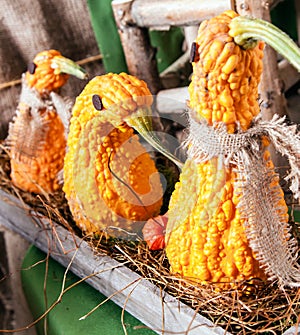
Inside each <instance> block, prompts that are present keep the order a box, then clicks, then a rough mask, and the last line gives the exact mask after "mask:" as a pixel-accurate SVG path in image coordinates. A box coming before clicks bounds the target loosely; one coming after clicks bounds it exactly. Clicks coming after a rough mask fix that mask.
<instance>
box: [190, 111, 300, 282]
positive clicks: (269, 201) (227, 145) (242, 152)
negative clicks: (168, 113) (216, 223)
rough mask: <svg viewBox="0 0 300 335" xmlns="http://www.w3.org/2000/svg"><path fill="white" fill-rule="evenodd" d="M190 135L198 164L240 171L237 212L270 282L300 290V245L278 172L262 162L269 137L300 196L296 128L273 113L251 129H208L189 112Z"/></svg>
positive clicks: (299, 137) (299, 143) (192, 156)
mask: <svg viewBox="0 0 300 335" xmlns="http://www.w3.org/2000/svg"><path fill="white" fill-rule="evenodd" d="M189 115H190V120H189V135H188V137H187V139H186V141H185V143H184V144H185V146H186V147H187V148H188V157H189V159H191V160H193V161H194V162H196V163H202V162H205V161H207V160H209V159H211V158H213V157H218V158H219V162H221V164H220V165H221V166H219V168H224V169H225V168H228V167H229V165H230V166H231V167H232V168H233V169H234V171H235V172H236V173H237V178H236V180H235V185H234V186H235V190H236V191H237V192H238V193H239V196H240V202H239V205H238V210H239V212H240V215H241V218H243V219H244V225H245V231H246V235H247V238H248V240H249V243H250V246H251V248H252V249H253V251H254V252H255V254H256V256H257V259H258V260H259V261H260V263H261V264H262V266H264V267H265V271H266V273H268V275H269V276H270V280H275V279H277V280H278V283H279V285H280V286H282V287H283V286H285V285H288V286H300V265H299V264H298V263H297V258H298V250H297V249H298V245H297V241H296V239H295V238H293V237H292V236H291V234H290V233H289V230H290V228H289V226H288V223H287V220H286V215H287V213H286V207H285V206H282V208H280V207H281V206H280V205H278V201H279V199H280V198H281V197H282V190H281V187H280V186H279V183H278V182H273V183H272V181H274V179H277V180H278V178H279V177H278V174H277V173H275V171H274V168H273V167H270V165H268V164H266V161H265V160H264V159H263V151H264V150H263V144H262V138H263V137H266V138H267V139H268V140H269V141H270V142H271V143H272V144H273V146H274V148H275V149H276V151H278V152H279V153H280V154H282V155H284V156H286V158H287V159H288V161H289V164H290V172H289V174H288V175H287V176H286V177H285V179H286V180H287V181H289V182H290V190H291V191H292V193H293V195H294V197H295V198H296V199H297V198H299V196H300V190H299V180H300V164H299V163H300V135H299V133H297V127H296V126H295V125H287V124H286V123H285V117H279V116H278V115H274V116H273V118H272V119H271V120H270V121H264V120H262V119H261V118H257V119H255V121H254V122H253V125H252V127H250V128H249V129H248V130H247V131H244V132H242V131H238V132H237V133H235V134H228V133H227V128H226V125H225V124H223V123H218V124H214V125H213V126H209V125H208V124H207V123H206V121H205V120H204V121H202V120H201V121H199V120H195V119H194V118H193V113H189Z"/></svg>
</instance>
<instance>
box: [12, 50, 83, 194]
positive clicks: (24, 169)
mask: <svg viewBox="0 0 300 335" xmlns="http://www.w3.org/2000/svg"><path fill="white" fill-rule="evenodd" d="M59 61H64V62H67V63H68V66H69V68H72V67H75V66H76V64H75V63H73V62H72V61H71V60H69V59H67V58H65V57H63V56H62V55H61V53H60V52H59V51H57V50H46V51H42V52H40V53H38V54H37V55H36V56H35V58H34V59H33V62H32V63H31V64H30V65H29V67H31V70H27V71H26V73H25V74H24V77H25V78H23V79H24V80H25V82H24V83H23V85H27V86H28V87H29V88H31V89H32V93H31V94H32V96H33V98H32V99H33V100H34V101H33V102H32V101H30V99H31V98H28V97H27V98H26V101H22V97H24V96H23V95H22V94H21V100H20V102H19V104H18V107H17V112H16V116H15V117H14V120H13V122H12V123H11V125H10V129H9V134H8V143H9V146H10V156H11V180H12V182H13V184H14V185H16V186H17V187H19V188H20V189H22V190H24V191H27V192H33V193H38V194H43V193H53V192H55V191H57V190H59V189H60V188H61V184H62V178H61V174H62V169H63V164H64V155H65V149H66V143H67V142H66V129H65V125H64V124H63V122H62V120H61V118H60V116H59V115H58V113H57V111H56V109H55V107H54V105H53V102H52V100H51V98H50V93H51V92H55V91H57V90H58V89H59V88H60V87H61V86H63V85H64V84H65V83H66V81H67V80H68V78H69V74H66V73H64V72H62V68H61V67H60V65H58V64H57V63H56V62H59ZM77 70H78V72H77V74H79V73H80V74H82V76H83V75H84V71H83V69H80V68H79V67H78V69H77ZM22 89H24V87H23V88H22ZM26 90H28V88H26ZM35 96H36V97H37V98H35ZM35 99H39V100H40V102H39V103H37V101H35ZM37 104H40V106H37ZM33 109H34V111H33ZM69 112H70V111H68V110H66V114H67V113H69Z"/></svg>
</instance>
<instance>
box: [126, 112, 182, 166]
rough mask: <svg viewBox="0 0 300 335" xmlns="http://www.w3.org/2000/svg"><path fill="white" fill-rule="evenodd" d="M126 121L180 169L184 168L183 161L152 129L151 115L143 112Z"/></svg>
mask: <svg viewBox="0 0 300 335" xmlns="http://www.w3.org/2000/svg"><path fill="white" fill-rule="evenodd" d="M126 123H127V124H128V125H129V126H130V127H132V128H134V129H135V130H136V131H137V132H138V133H139V134H140V135H141V136H142V137H143V138H144V139H145V140H146V141H147V142H148V143H149V144H150V145H152V147H153V148H155V149H156V150H157V151H159V152H160V153H161V154H163V155H164V156H165V157H167V158H168V159H169V160H170V161H172V162H173V163H174V164H176V165H177V167H178V168H179V169H180V170H181V169H182V167H183V162H181V161H180V160H179V159H178V158H177V157H176V156H174V155H173V154H172V153H171V152H170V151H168V150H167V149H166V148H165V147H164V145H163V144H162V142H161V141H160V139H159V138H158V136H157V135H156V134H155V131H153V129H152V125H151V122H150V120H149V117H146V116H143V115H141V114H140V115H138V116H137V115H135V116H133V117H132V116H131V117H129V118H127V119H126Z"/></svg>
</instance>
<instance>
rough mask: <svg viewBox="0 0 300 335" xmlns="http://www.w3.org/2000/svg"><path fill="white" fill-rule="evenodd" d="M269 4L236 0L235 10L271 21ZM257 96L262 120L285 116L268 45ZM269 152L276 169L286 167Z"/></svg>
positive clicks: (281, 89) (280, 86) (279, 82)
mask: <svg viewBox="0 0 300 335" xmlns="http://www.w3.org/2000/svg"><path fill="white" fill-rule="evenodd" d="M271 2H272V1H271ZM269 3H270V1H265V2H262V1H261V0H236V8H237V11H238V13H239V14H241V15H251V16H254V17H257V18H260V19H263V20H266V21H271V17H270V5H269ZM259 94H260V101H261V104H260V109H261V113H262V118H263V119H265V120H270V119H272V117H273V115H274V114H278V115H281V116H283V115H287V109H286V100H285V96H284V83H283V81H282V79H281V78H280V76H279V69H278V64H277V53H276V51H275V50H274V49H272V48H271V47H270V46H269V45H266V46H265V49H264V58H263V74H262V78H261V82H260V86H259ZM270 152H271V156H272V160H273V162H274V165H275V166H276V167H281V166H287V162H286V160H285V159H284V158H283V157H282V156H281V155H280V154H278V153H277V152H276V151H275V150H273V148H270ZM279 172H280V173H284V172H285V171H282V170H280V171H279Z"/></svg>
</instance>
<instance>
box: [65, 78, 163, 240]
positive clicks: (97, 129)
mask: <svg viewBox="0 0 300 335" xmlns="http://www.w3.org/2000/svg"><path fill="white" fill-rule="evenodd" d="M151 104H152V96H151V93H150V91H149V89H148V87H147V85H146V83H145V82H144V81H142V80H139V79H138V78H136V77H134V76H131V75H128V74H126V73H121V74H113V73H108V74H105V75H102V76H97V77H95V78H93V79H92V80H91V81H90V82H89V83H88V84H87V85H86V87H85V88H84V90H83V91H82V93H81V94H80V95H79V96H78V97H77V99H76V102H75V105H74V107H73V111H72V118H71V122H70V132H69V136H68V153H67V154H66V157H65V165H64V186H63V190H64V192H65V194H66V198H67V200H68V203H69V206H70V209H71V212H72V214H73V217H74V219H75V222H76V224H77V225H78V226H79V227H80V229H81V230H83V231H84V232H85V233H86V234H89V233H92V234H96V235H97V234H101V233H103V231H105V232H107V233H108V235H113V236H119V234H118V231H120V230H121V229H122V230H126V231H129V232H131V233H133V236H134V233H137V232H140V231H141V229H142V225H143V224H142V223H141V222H143V223H144V221H146V220H147V219H149V218H150V217H152V216H156V215H157V214H158V213H159V211H160V208H161V206H162V196H163V190H162V185H161V182H160V177H159V174H158V171H157V169H156V166H155V163H154V160H153V159H152V158H151V156H150V155H149V153H148V152H147V151H146V149H145V148H144V146H143V145H142V144H141V143H140V140H139V137H138V136H137V135H136V134H135V133H134V130H133V128H131V127H130V126H129V125H128V124H127V122H126V120H127V121H129V119H130V118H134V117H135V115H136V113H138V111H141V110H144V111H146V112H147V111H148V112H147V113H150V111H151ZM107 229H110V230H109V231H108V230H107ZM125 235H126V234H125ZM125 237H126V236H125ZM135 237H136V236H135Z"/></svg>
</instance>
